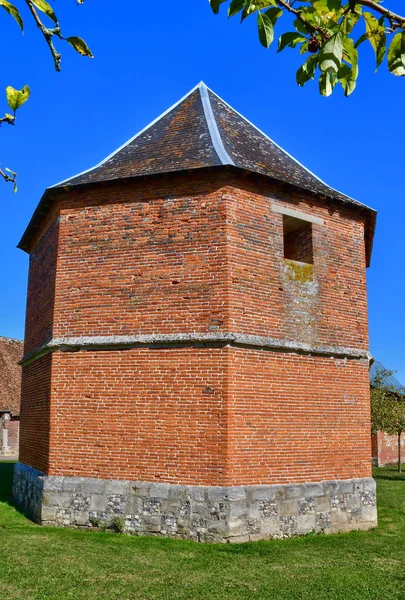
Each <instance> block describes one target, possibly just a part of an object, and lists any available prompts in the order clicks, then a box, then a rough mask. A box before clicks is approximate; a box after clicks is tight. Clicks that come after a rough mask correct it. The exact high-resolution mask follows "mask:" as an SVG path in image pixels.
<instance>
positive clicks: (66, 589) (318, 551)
mask: <svg viewBox="0 0 405 600" xmlns="http://www.w3.org/2000/svg"><path fill="white" fill-rule="evenodd" d="M375 477H376V478H377V482H378V507H379V523H380V526H379V528H378V529H376V530H373V531H368V532H352V533H348V534H335V535H329V536H327V535H309V536H306V537H303V538H295V539H289V540H280V541H278V540H277V541H270V542H256V543H249V544H239V545H204V544H196V543H193V542H188V541H176V540H166V539H159V538H153V537H130V536H127V535H117V534H111V533H101V532H100V533H98V532H97V533H94V532H89V531H73V530H68V529H53V528H42V527H39V526H37V525H34V524H32V523H31V522H30V521H28V520H27V519H26V518H25V517H23V516H22V515H21V514H20V513H18V512H17V511H16V510H15V509H14V508H13V507H12V506H11V505H10V504H9V503H8V502H7V499H6V498H5V497H4V496H3V497H2V499H1V500H2V501H1V502H0V598H1V599H4V600H17V599H24V600H51V599H52V600H65V599H69V598H72V599H75V600H85V599H86V600H90V599H91V600H113V599H118V598H119V599H120V600H133V599H135V598H136V599H142V600H150V599H152V598H153V599H158V600H163V599H170V600H172V599H185V598H198V599H201V598H208V599H210V598H220V599H221V600H222V599H223V600H226V599H232V600H233V599H239V598H246V599H248V598H249V599H250V598H254V599H256V598H259V599H266V600H268V599H277V600H278V599H280V600H281V599H283V600H284V599H285V600H296V599H298V598H299V599H302V600H304V599H305V600H329V599H330V600H331V599H339V600H360V599H361V600H365V599H369V600H377V599H378V600H384V599H388V598H389V599H390V600H392V599H398V600H399V599H401V600H404V599H405V474H404V475H397V474H396V473H395V470H394V468H380V469H376V470H375ZM10 481H11V480H10V466H9V465H8V464H2V463H0V486H1V489H2V491H3V492H5V491H7V485H8V486H9V485H10Z"/></svg>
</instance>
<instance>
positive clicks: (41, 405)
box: [20, 355, 52, 473]
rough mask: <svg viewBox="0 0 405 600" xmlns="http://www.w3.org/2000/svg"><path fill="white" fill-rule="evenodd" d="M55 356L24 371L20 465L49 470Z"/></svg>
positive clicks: (34, 363)
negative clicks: (51, 401)
mask: <svg viewBox="0 0 405 600" xmlns="http://www.w3.org/2000/svg"><path fill="white" fill-rule="evenodd" d="M51 367H52V356H51V355H48V356H44V357H42V358H39V359H38V360H36V361H35V362H33V363H31V364H29V365H26V366H25V367H23V373H22V385H21V415H20V461H21V462H23V463H24V464H26V465H30V466H31V467H34V468H35V469H39V470H40V471H43V472H44V473H47V470H48V461H49V453H48V450H49V446H48V445H49V434H50V427H49V419H50V394H51Z"/></svg>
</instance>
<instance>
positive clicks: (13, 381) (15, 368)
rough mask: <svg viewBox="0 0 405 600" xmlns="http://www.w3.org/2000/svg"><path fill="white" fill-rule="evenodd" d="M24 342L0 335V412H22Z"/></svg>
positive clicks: (16, 413) (15, 413)
mask: <svg viewBox="0 0 405 600" xmlns="http://www.w3.org/2000/svg"><path fill="white" fill-rule="evenodd" d="M23 346H24V342H21V341H20V340H13V339H10V338H5V337H0V412H2V411H8V412H11V413H12V414H13V415H19V414H20V395H21V389H20V388H21V367H20V365H19V364H18V361H20V360H21V359H22V355H23Z"/></svg>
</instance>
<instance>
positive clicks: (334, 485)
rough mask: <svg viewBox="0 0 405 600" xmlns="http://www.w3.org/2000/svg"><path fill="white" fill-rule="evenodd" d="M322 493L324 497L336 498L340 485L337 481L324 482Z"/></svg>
mask: <svg viewBox="0 0 405 600" xmlns="http://www.w3.org/2000/svg"><path fill="white" fill-rule="evenodd" d="M323 493H324V495H325V496H337V495H338V494H340V485H339V482H338V481H324V482H323Z"/></svg>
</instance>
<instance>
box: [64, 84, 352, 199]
mask: <svg viewBox="0 0 405 600" xmlns="http://www.w3.org/2000/svg"><path fill="white" fill-rule="evenodd" d="M219 165H235V166H237V167H240V168H242V169H247V170H249V171H254V172H257V173H261V174H262V175H268V176H270V177H273V178H275V179H278V180H280V181H283V182H285V183H291V184H293V185H296V186H298V187H301V188H304V189H307V190H310V191H312V192H316V193H320V194H324V195H326V196H329V197H332V198H338V199H340V200H343V201H345V202H349V203H350V204H356V205H359V206H363V205H362V204H361V203H360V202H357V200H353V199H352V198H349V197H348V196H345V195H344V194H342V193H341V192H338V191H337V190H334V189H333V188H331V187H330V186H328V185H327V184H326V183H324V182H323V181H321V180H320V179H319V178H318V177H316V175H314V174H313V173H311V172H310V171H309V170H308V169H306V168H305V167H304V166H303V165H301V164H300V163H299V162H298V161H297V160H295V158H293V157H292V156H290V154H288V153H287V152H285V151H284V150H283V149H282V148H280V147H279V146H278V145H277V144H276V143H275V142H273V140H271V139H270V138H269V137H268V136H267V135H265V134H264V133H263V132H261V131H260V130H259V129H257V128H256V127H255V126H254V125H252V123H250V122H249V121H248V120H247V119H245V118H244V117H243V116H242V115H240V114H239V113H238V112H236V110H234V109H233V108H232V107H231V106H229V104H227V103H226V102H224V100H222V99H221V98H219V96H217V95H216V94H215V93H214V92H212V91H211V90H209V89H208V88H207V87H206V86H205V84H204V83H200V84H199V85H198V86H197V87H196V88H194V89H193V90H191V92H189V94H187V96H185V97H184V98H182V99H181V100H180V101H179V102H178V103H177V104H175V105H174V106H172V107H171V108H169V110H168V111H166V112H165V113H163V115H161V116H160V117H158V118H157V119H156V120H155V121H153V123H151V124H150V125H148V127H146V128H145V129H143V130H142V131H141V132H140V133H138V134H137V135H136V136H135V137H133V138H131V139H130V140H129V141H128V142H127V143H126V144H124V145H123V146H122V147H121V148H119V149H118V150H116V151H115V152H114V153H113V154H111V155H110V156H109V157H107V158H106V159H105V160H103V161H102V162H101V163H100V164H99V165H97V166H95V167H93V168H92V169H89V170H88V171H84V172H83V173H81V174H79V175H76V176H74V177H72V178H70V179H67V180H65V181H63V182H61V183H59V184H56V186H53V187H59V186H61V185H63V186H73V185H83V184H86V183H96V182H101V181H111V180H113V179H122V178H124V177H125V178H127V177H136V176H139V175H152V174H157V173H168V172H170V171H180V170H181V171H182V170H185V169H198V168H203V167H213V166H219Z"/></svg>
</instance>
